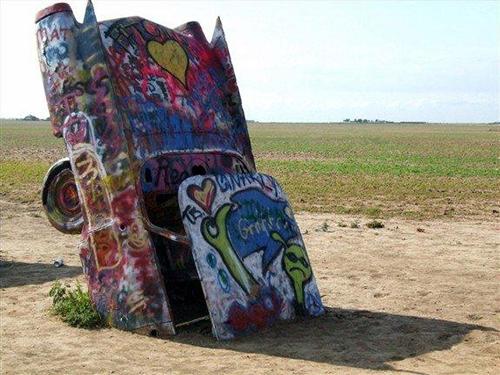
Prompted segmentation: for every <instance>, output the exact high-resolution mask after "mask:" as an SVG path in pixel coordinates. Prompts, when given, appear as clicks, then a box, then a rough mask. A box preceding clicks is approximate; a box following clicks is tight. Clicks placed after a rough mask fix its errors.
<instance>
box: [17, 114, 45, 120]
mask: <svg viewBox="0 0 500 375" xmlns="http://www.w3.org/2000/svg"><path fill="white" fill-rule="evenodd" d="M15 120H21V121H49V120H50V117H47V118H46V119H43V118H38V117H36V116H34V115H28V116H24V117H23V118H18V119H15Z"/></svg>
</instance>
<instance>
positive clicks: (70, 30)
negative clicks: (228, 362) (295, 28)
mask: <svg viewBox="0 0 500 375" xmlns="http://www.w3.org/2000/svg"><path fill="white" fill-rule="evenodd" d="M36 23H37V41H38V51H39V60H40V66H41V70H42V76H43V81H44V87H45V93H46V96H47V101H48V106H49V110H50V116H51V122H52V128H53V132H54V135H56V136H58V137H63V138H64V141H65V144H66V147H67V150H68V154H69V159H63V160H62V161H60V162H58V163H56V165H55V166H53V167H52V168H51V170H50V171H49V172H48V174H47V177H46V179H45V182H44V189H43V203H44V207H45V208H46V211H47V214H48V217H49V220H50V222H51V223H52V224H53V225H54V226H55V227H56V228H57V229H59V230H61V231H63V232H66V233H74V232H81V235H82V241H81V244H80V257H81V260H82V265H83V269H84V273H85V275H86V277H87V280H88V285H89V292H90V294H91V298H92V301H93V302H94V303H95V306H96V308H97V311H98V312H99V314H100V315H101V316H103V317H104V318H106V319H107V321H108V322H109V323H110V324H111V325H112V326H114V327H118V328H121V329H125V330H131V331H136V332H142V333H148V334H153V335H160V336H164V335H168V334H174V333H175V332H176V328H177V327H180V326H182V325H185V324H188V323H190V322H195V321H198V320H200V319H204V318H208V317H210V319H211V322H212V327H213V333H214V335H215V336H216V337H217V338H220V339H225V338H232V337H235V336H238V335H242V334H246V333H249V332H252V331H256V330H259V329H262V328H264V327H267V326H270V325H272V323H273V322H275V321H276V320H279V319H283V320H288V319H292V318H294V317H295V315H296V314H301V315H310V316H316V315H320V314H322V313H323V306H322V304H321V298H320V296H319V292H318V289H317V287H316V282H315V280H314V276H313V274H312V270H311V265H310V263H309V258H308V257H307V253H306V251H305V247H304V244H303V242H302V238H301V236H300V231H299V229H298V227H297V224H296V222H295V219H294V218H293V213H292V211H291V208H290V205H289V203H288V201H287V198H286V196H285V194H284V193H283V191H282V189H281V187H280V186H279V185H278V183H277V182H276V181H275V180H274V179H273V178H272V177H269V176H265V175H262V174H258V173H256V170H255V163H254V159H253V155H252V150H251V145H250V139H249V136H248V130H247V126H246V121H245V117H244V113H243V109H242V106H241V99H240V94H239V90H238V86H237V85H236V78H235V75H234V70H233V66H232V64H231V59H230V56H229V51H228V47H227V44H226V39H225V36H224V32H223V30H222V25H221V22H220V20H217V23H216V27H215V31H214V34H213V37H212V41H211V42H208V41H207V40H206V38H205V36H204V34H203V32H202V30H201V27H200V25H199V24H198V23H196V22H190V23H187V24H185V25H183V26H180V27H177V28H175V29H168V28H166V27H163V26H160V25H158V24H155V23H153V22H150V21H148V20H145V19H142V18H139V17H131V18H122V19H117V20H112V21H104V22H97V20H96V18H95V15H94V10H93V6H92V4H91V2H89V3H88V6H87V10H86V13H85V18H84V21H83V23H82V24H80V23H78V22H77V21H76V20H75V18H74V16H73V13H72V11H71V8H70V6H69V5H67V4H62V3H61V4H56V5H53V6H52V7H49V8H47V9H44V10H42V11H41V12H39V13H38V15H37V20H36Z"/></svg>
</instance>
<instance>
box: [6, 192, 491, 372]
mask: <svg viewBox="0 0 500 375" xmlns="http://www.w3.org/2000/svg"><path fill="white" fill-rule="evenodd" d="M0 209H1V213H2V222H1V252H0V259H1V263H0V276H1V277H0V297H1V302H0V314H1V327H0V333H1V344H0V348H1V351H0V354H1V359H0V361H1V372H2V373H5V374H14V373H19V374H34V373H37V374H57V373H60V374H68V373H88V374H110V373H116V374H156V373H158V374H160V373H163V374H165V373H169V374H177V373H198V374H202V373H214V374H215V373H217V374H219V373H223V372H224V373H231V374H232V373H236V374H268V373H271V372H272V373H292V374H293V373H297V374H299V373H300V374H305V373H307V374H309V373H310V374H319V373H338V374H359V373H370V372H374V373H375V372H377V373H378V372H380V371H381V370H383V371H384V373H393V372H394V373H395V372H403V373H413V374H494V373H497V374H498V373H500V345H499V343H500V334H499V331H498V330H500V319H499V313H500V292H499V281H500V277H499V276H500V273H499V270H500V253H499V248H500V246H499V242H500V235H499V233H500V223H499V222H498V221H497V222H491V221H489V222H471V221H460V222H451V221H448V222H444V221H432V222H414V221H401V220H389V221H386V222H385V224H386V227H385V228H384V229H378V230H374V229H368V228H366V227H365V226H364V225H363V224H364V223H366V220H360V224H361V228H359V229H351V228H350V227H346V228H342V227H339V226H338V225H337V224H338V223H339V222H340V221H342V222H344V223H346V224H348V225H349V224H350V223H351V222H353V221H354V220H356V218H354V217H347V216H338V215H311V214H299V215H297V218H298V221H299V224H300V226H301V228H302V231H303V233H304V239H305V242H306V245H307V248H308V251H309V254H310V258H311V261H312V263H313V269H314V272H315V274H316V278H317V280H318V284H319V288H320V291H321V293H322V294H323V302H324V304H325V305H326V306H327V314H326V315H325V316H324V317H322V318H319V319H313V320H305V321H299V322H296V323H295V324H279V325H278V326H275V327H274V328H272V329H270V330H268V331H266V332H264V333H263V334H261V335H254V336H251V337H247V338H244V339H240V340H236V341H231V342H217V341H215V339H213V338H212V337H211V335H210V334H209V333H207V329H206V327H199V326H198V327H192V328H190V329H188V330H186V331H184V332H181V333H180V334H179V335H177V336H175V337H172V338H171V339H167V340H161V339H155V338H150V337H145V336H139V335H135V334H131V333H128V332H122V331H118V330H116V329H102V330H97V331H87V330H82V329H77V328H71V327H69V326H67V325H65V324H64V323H62V322H61V321H59V320H58V318H56V317H54V316H51V315H50V313H49V308H50V302H51V301H50V298H49V297H48V296H47V293H48V291H49V289H50V286H51V284H52V283H53V282H54V281H55V280H69V281H72V280H75V279H78V280H81V281H82V282H83V277H82V275H81V270H80V265H79V258H78V256H77V252H76V244H77V242H78V236H65V235H62V234H59V233H58V232H57V231H56V230H55V229H52V228H51V227H50V226H49V224H48V222H47V220H46V219H45V217H44V216H43V214H42V213H41V212H40V211H38V210H37V209H35V208H29V207H26V206H20V205H15V204H12V203H8V202H1V204H0ZM325 221H326V222H327V223H328V224H329V225H328V228H327V229H326V231H325V230H323V229H325V226H324V225H323V223H324V222H325ZM418 228H420V229H419V230H417V229H418ZM60 256H62V257H64V260H65V263H66V266H65V267H62V268H54V267H53V266H52V260H53V259H54V258H56V257H60Z"/></svg>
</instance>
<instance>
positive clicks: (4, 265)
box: [0, 260, 82, 288]
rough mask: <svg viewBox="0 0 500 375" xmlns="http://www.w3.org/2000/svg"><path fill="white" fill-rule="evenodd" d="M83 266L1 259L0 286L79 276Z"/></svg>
mask: <svg viewBox="0 0 500 375" xmlns="http://www.w3.org/2000/svg"><path fill="white" fill-rule="evenodd" d="M81 273H82V268H81V267H74V266H63V267H60V268H56V267H54V265H53V264H46V263H24V262H12V261H4V260H0V288H10V287H15V286H23V285H36V284H43V283H46V282H48V281H53V280H58V279H63V278H66V277H74V276H78V275H79V274H81Z"/></svg>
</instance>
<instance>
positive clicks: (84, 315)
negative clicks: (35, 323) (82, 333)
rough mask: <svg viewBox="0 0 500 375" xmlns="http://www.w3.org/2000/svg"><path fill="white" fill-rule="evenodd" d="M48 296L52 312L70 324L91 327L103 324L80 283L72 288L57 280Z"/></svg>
mask: <svg viewBox="0 0 500 375" xmlns="http://www.w3.org/2000/svg"><path fill="white" fill-rule="evenodd" d="M49 296H50V297H52V311H53V312H54V314H55V315H58V316H60V317H61V319H62V321H63V322H65V323H68V324H69V325H70V326H73V327H79V328H87V329H92V328H99V327H102V326H104V325H105V324H104V322H103V321H102V319H101V317H100V316H99V314H98V313H97V311H96V310H95V308H94V306H93V305H92V301H91V300H90V297H89V294H88V293H87V292H84V291H83V290H82V287H81V285H80V283H77V284H76V287H75V288H74V289H73V288H71V287H69V286H68V285H62V284H61V283H60V282H59V281H57V282H56V283H54V285H52V288H51V289H50V292H49Z"/></svg>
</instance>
